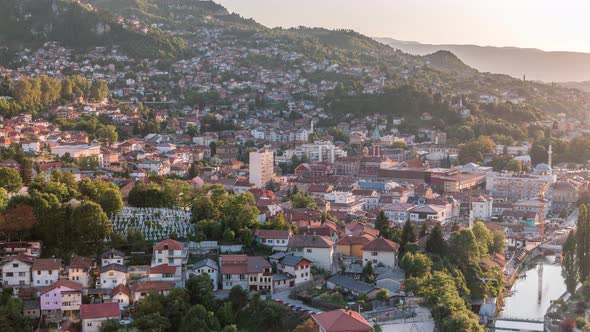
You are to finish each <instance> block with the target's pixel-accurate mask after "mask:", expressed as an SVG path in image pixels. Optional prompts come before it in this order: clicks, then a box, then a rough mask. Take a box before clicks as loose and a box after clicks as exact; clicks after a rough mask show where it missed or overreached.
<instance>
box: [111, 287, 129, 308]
mask: <svg viewBox="0 0 590 332" xmlns="http://www.w3.org/2000/svg"><path fill="white" fill-rule="evenodd" d="M110 295H111V302H115V303H118V304H119V307H120V308H121V309H124V308H126V307H128V306H129V304H130V300H131V289H129V287H127V286H126V285H118V286H117V287H115V288H113V290H111V294H110Z"/></svg>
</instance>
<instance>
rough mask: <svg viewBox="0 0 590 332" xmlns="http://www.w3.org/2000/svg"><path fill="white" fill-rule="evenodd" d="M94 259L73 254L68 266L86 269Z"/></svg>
mask: <svg viewBox="0 0 590 332" xmlns="http://www.w3.org/2000/svg"><path fill="white" fill-rule="evenodd" d="M93 263H94V261H93V260H92V258H90V257H83V256H74V257H72V260H71V261H70V268H72V269H87V268H90V267H92V265H93Z"/></svg>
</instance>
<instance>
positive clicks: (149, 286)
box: [131, 280, 174, 292]
mask: <svg viewBox="0 0 590 332" xmlns="http://www.w3.org/2000/svg"><path fill="white" fill-rule="evenodd" d="M173 288H174V283H173V282H168V281H161V280H152V281H141V282H138V283H135V284H133V285H131V290H133V291H134V292H150V291H166V290H171V289H173Z"/></svg>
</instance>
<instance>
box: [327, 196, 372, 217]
mask: <svg viewBox="0 0 590 332" xmlns="http://www.w3.org/2000/svg"><path fill="white" fill-rule="evenodd" d="M324 199H325V200H326V201H328V202H329V203H330V210H331V211H341V212H348V213H352V212H355V211H359V210H362V209H363V206H364V205H365V201H364V200H362V199H359V198H357V197H356V196H355V195H353V194H352V193H351V192H348V191H332V192H330V193H327V194H325V195H324Z"/></svg>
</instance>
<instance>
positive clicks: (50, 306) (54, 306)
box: [39, 279, 82, 322]
mask: <svg viewBox="0 0 590 332" xmlns="http://www.w3.org/2000/svg"><path fill="white" fill-rule="evenodd" d="M39 301H40V302H41V318H42V319H43V320H44V321H49V322H60V321H61V320H62V319H63V317H70V318H77V313H78V311H79V310H80V306H81V305H82V285H81V284H79V283H77V282H74V281H70V280H67V279H60V280H58V281H56V282H54V283H52V284H51V285H49V286H47V287H45V288H43V289H42V290H41V295H40V298H39ZM75 315H76V316H75Z"/></svg>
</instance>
